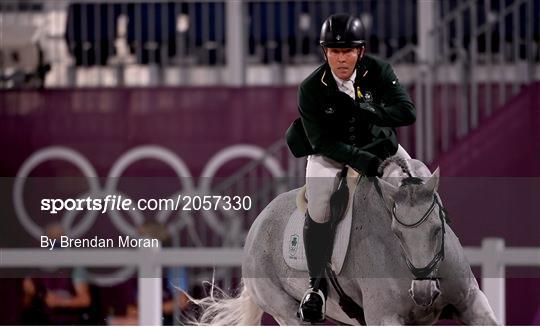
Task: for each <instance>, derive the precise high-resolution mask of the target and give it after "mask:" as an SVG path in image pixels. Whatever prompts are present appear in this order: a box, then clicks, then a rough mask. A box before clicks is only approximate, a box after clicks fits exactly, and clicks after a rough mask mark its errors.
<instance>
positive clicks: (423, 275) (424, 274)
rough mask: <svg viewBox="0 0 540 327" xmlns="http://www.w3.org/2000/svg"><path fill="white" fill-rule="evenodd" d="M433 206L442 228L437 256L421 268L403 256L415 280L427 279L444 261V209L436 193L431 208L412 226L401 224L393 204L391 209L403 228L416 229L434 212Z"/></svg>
mask: <svg viewBox="0 0 540 327" xmlns="http://www.w3.org/2000/svg"><path fill="white" fill-rule="evenodd" d="M435 205H437V206H438V207H439V218H440V220H441V228H442V239H441V247H440V249H439V251H438V252H437V254H435V256H434V257H433V259H431V261H430V262H429V264H427V265H426V266H425V267H423V268H417V267H415V266H414V265H413V264H412V262H411V260H409V258H407V255H405V260H406V262H407V266H408V267H409V270H410V271H411V272H412V274H413V275H414V277H415V278H416V279H429V278H428V276H429V275H430V274H431V273H432V272H434V271H436V269H437V267H438V265H439V263H440V262H441V261H442V260H444V234H445V233H446V230H445V226H444V225H445V221H444V217H445V212H444V208H443V206H442V205H441V203H440V202H439V197H438V196H437V193H435V194H434V195H433V202H432V203H431V206H430V207H429V209H428V210H427V211H426V213H425V214H424V215H423V216H422V218H420V219H419V220H418V221H417V222H415V223H412V224H406V223H404V222H402V221H401V220H400V219H399V218H398V217H397V215H396V204H395V203H394V207H393V208H392V217H393V218H394V219H395V220H396V221H397V222H398V223H399V224H400V225H402V226H404V227H407V228H416V227H418V226H420V225H421V224H423V223H424V222H425V221H426V220H427V219H428V217H429V216H430V215H431V213H432V212H433V210H435Z"/></svg>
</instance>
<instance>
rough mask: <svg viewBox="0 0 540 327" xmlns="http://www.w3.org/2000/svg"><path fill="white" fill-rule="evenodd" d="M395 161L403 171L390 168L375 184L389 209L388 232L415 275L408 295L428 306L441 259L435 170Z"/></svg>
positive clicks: (440, 213) (441, 234)
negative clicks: (393, 235) (395, 240)
mask: <svg viewBox="0 0 540 327" xmlns="http://www.w3.org/2000/svg"><path fill="white" fill-rule="evenodd" d="M415 163H418V161H416V160H415ZM396 165H398V166H399V167H400V168H401V171H402V172H403V174H404V175H401V176H398V175H399V174H398V175H396V173H395V170H393V173H390V174H389V175H386V174H385V175H384V176H385V177H383V179H379V185H380V186H381V192H382V194H383V198H384V199H385V203H386V205H387V207H388V209H389V210H390V211H391V213H392V223H391V228H392V232H393V233H394V234H395V235H396V237H397V239H398V240H399V243H400V245H401V248H402V249H403V253H404V256H405V260H406V262H407V265H408V267H409V270H410V271H411V273H412V274H413V275H414V277H415V280H414V281H413V283H412V286H411V290H410V292H411V296H412V297H413V300H414V301H415V302H416V303H417V304H418V305H422V306H429V305H431V304H432V303H433V301H435V299H436V298H437V296H438V295H439V294H440V290H439V287H438V281H437V280H436V276H435V275H436V272H437V269H438V267H439V264H440V262H441V260H443V259H444V233H445V221H444V211H443V208H442V205H441V203H440V200H439V198H438V195H437V188H438V185H439V170H438V169H437V170H436V171H435V172H434V173H433V174H431V173H430V172H429V170H427V167H425V166H423V167H421V168H422V169H416V170H415V169H410V168H409V167H410V166H411V165H406V166H403V165H399V164H396ZM422 165H423V164H422ZM413 168H414V167H413ZM411 170H412V172H411ZM418 172H420V173H421V174H417V173H418ZM388 176H393V177H388ZM413 176H414V177H413Z"/></svg>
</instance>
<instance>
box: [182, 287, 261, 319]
mask: <svg viewBox="0 0 540 327" xmlns="http://www.w3.org/2000/svg"><path fill="white" fill-rule="evenodd" d="M239 291H240V293H239V295H237V296H233V297H231V296H229V295H227V294H226V293H225V292H224V291H223V290H221V289H219V288H218V287H217V286H215V285H214V283H211V290H210V295H209V296H207V297H205V298H203V299H200V300H196V299H193V298H191V297H189V298H190V300H191V301H192V302H194V303H195V304H196V305H198V306H199V308H200V311H199V312H200V315H199V317H198V319H196V320H195V321H191V322H190V323H193V324H194V325H220V326H233V325H252V326H253V325H260V324H261V318H262V315H263V310H262V309H261V308H260V307H259V306H258V305H257V304H255V302H253V300H252V299H251V295H250V291H249V290H248V289H247V287H246V286H245V285H244V283H243V282H242V284H241V288H240V289H239Z"/></svg>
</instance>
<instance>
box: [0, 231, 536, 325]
mask: <svg viewBox="0 0 540 327" xmlns="http://www.w3.org/2000/svg"><path fill="white" fill-rule="evenodd" d="M45 251H47V252H46V255H45ZM465 254H466V256H467V258H468V260H469V263H470V264H471V266H480V267H481V269H482V272H481V280H482V289H483V291H484V293H485V294H486V296H487V298H488V300H489V303H490V304H491V306H492V308H493V310H494V311H495V314H496V316H497V319H498V320H499V322H500V323H502V324H505V321H506V317H505V306H506V299H505V267H507V266H531V267H533V266H540V247H535V248H526V247H509V248H507V247H505V243H504V240H503V239H500V238H486V239H484V240H483V241H482V246H481V247H465ZM242 256H243V250H242V249H240V248H198V249H168V248H167V249H162V250H155V249H141V250H64V251H53V252H51V251H48V250H40V249H39V250H36V249H0V268H22V267H72V266H78V265H82V266H86V267H118V266H123V265H125V266H136V267H137V268H138V275H139V289H140V291H139V292H138V296H139V299H138V301H139V307H140V308H144V310H140V311H139V322H140V324H142V325H159V324H160V322H161V301H160V300H159V299H161V282H160V278H148V277H147V276H161V268H162V267H163V266H188V267H208V266H216V267H234V266H239V265H240V264H241V262H242ZM143 277H146V278H143Z"/></svg>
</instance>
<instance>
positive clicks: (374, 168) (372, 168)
mask: <svg viewBox="0 0 540 327" xmlns="http://www.w3.org/2000/svg"><path fill="white" fill-rule="evenodd" d="M381 163H382V160H381V159H379V157H375V158H373V159H371V161H370V162H369V165H368V167H367V169H366V171H365V172H364V175H366V176H368V177H375V176H377V177H381V176H380V174H379V171H378V170H379V166H380V165H381Z"/></svg>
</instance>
